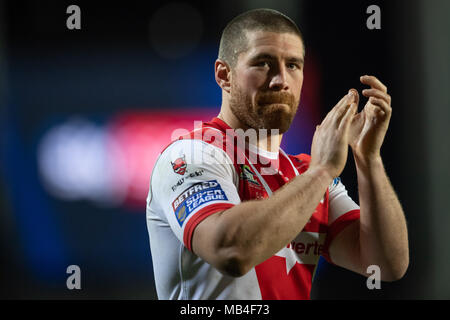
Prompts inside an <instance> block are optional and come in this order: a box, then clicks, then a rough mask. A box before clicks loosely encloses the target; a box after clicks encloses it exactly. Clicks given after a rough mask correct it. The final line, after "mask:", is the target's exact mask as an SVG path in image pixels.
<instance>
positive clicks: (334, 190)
mask: <svg viewBox="0 0 450 320" xmlns="http://www.w3.org/2000/svg"><path fill="white" fill-rule="evenodd" d="M328 190H329V209H328V232H327V239H326V241H325V252H326V254H325V255H324V257H325V258H326V259H327V260H328V261H329V262H332V261H331V258H330V256H329V254H328V253H329V251H328V249H329V247H330V244H331V242H332V241H333V239H334V238H335V237H336V236H337V235H338V234H339V233H340V232H341V231H342V230H343V229H344V228H345V227H346V226H348V225H349V224H351V223H352V222H354V221H356V220H358V219H359V217H360V210H359V206H358V205H357V204H356V203H355V202H354V201H353V199H352V198H351V197H350V196H349V195H348V192H347V189H346V188H345V186H344V184H343V183H342V182H341V179H340V178H335V179H334V180H333V182H332V183H331V184H330V186H329V188H328Z"/></svg>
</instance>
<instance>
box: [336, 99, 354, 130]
mask: <svg viewBox="0 0 450 320" xmlns="http://www.w3.org/2000/svg"><path fill="white" fill-rule="evenodd" d="M356 109H357V105H356V103H352V104H351V105H350V107H349V108H348V109H347V112H346V113H345V114H344V116H343V117H342V120H341V122H340V123H339V127H338V130H339V131H342V130H343V131H344V133H345V134H347V132H348V130H349V128H350V123H351V122H352V120H353V116H354V115H355V113H356Z"/></svg>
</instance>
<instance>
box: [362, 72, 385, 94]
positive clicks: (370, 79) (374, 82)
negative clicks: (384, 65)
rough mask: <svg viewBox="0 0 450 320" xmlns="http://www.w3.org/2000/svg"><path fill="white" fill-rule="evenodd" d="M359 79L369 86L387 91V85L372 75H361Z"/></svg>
mask: <svg viewBox="0 0 450 320" xmlns="http://www.w3.org/2000/svg"><path fill="white" fill-rule="evenodd" d="M360 81H361V83H363V84H366V85H368V86H371V87H372V88H375V89H378V90H381V91H383V92H387V87H386V86H385V85H384V84H383V83H382V82H381V81H380V80H378V78H376V77H374V76H368V75H365V76H361V77H360Z"/></svg>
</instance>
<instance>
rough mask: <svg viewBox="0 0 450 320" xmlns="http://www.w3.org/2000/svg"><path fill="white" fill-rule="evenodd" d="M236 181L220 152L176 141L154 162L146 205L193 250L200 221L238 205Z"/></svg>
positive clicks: (193, 142)
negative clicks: (195, 230)
mask: <svg viewBox="0 0 450 320" xmlns="http://www.w3.org/2000/svg"><path fill="white" fill-rule="evenodd" d="M237 181H238V179H237V177H236V172H235V169H234V166H233V164H232V162H231V160H230V158H229V157H228V156H227V154H226V153H225V152H224V151H223V150H222V149H220V148H218V147H216V146H213V145H211V144H208V143H206V142H203V141H201V140H194V139H184V140H178V141H175V142H173V143H172V144H171V145H170V146H169V147H167V148H166V149H165V150H164V151H163V153H162V154H161V156H160V157H159V158H158V160H157V163H156V165H155V167H154V169H153V173H152V178H151V181H150V191H149V197H148V199H147V206H148V209H149V210H151V211H153V212H154V213H155V214H158V215H160V217H161V218H162V219H163V220H165V221H167V222H168V224H169V226H170V228H171V229H172V231H173V232H174V234H175V235H176V237H177V238H178V239H179V240H180V241H181V242H182V243H183V244H184V245H185V246H186V247H187V248H188V249H189V250H192V249H191V248H192V247H191V240H192V235H193V232H194V229H195V227H196V226H197V225H198V224H199V223H200V222H201V221H202V220H204V219H205V218H206V217H208V216H210V215H211V214H214V213H217V212H219V211H223V210H226V209H229V208H231V207H232V206H234V205H236V204H238V203H240V198H239V194H238V191H237V188H236V183H237Z"/></svg>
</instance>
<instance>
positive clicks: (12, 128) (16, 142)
mask: <svg viewBox="0 0 450 320" xmlns="http://www.w3.org/2000/svg"><path fill="white" fill-rule="evenodd" d="M73 4H75V5H77V6H79V8H80V9H81V29H79V30H69V29H68V28H67V27H66V20H67V19H68V18H69V16H70V15H71V14H70V13H66V10H67V8H68V7H69V6H70V5H73ZM373 4H375V5H378V6H379V8H380V9H381V29H379V30H377V29H375V30H369V29H368V28H367V26H366V20H367V19H368V18H369V16H370V14H368V13H366V9H367V7H368V6H369V5H373ZM260 7H267V8H273V9H276V10H279V11H281V12H283V13H285V14H286V15H288V16H289V17H291V18H292V19H293V20H294V21H295V22H297V24H298V25H299V27H300V29H301V30H302V32H303V34H304V37H305V42H306V66H305V84H304V88H303V92H302V101H301V108H300V109H299V112H298V115H297V117H296V120H295V122H294V125H293V127H292V128H291V130H290V131H289V133H288V134H287V136H286V139H285V141H284V142H283V148H284V149H285V150H286V151H287V152H289V153H294V154H297V153H301V152H306V153H308V152H309V148H310V143H311V137H312V134H313V128H314V126H315V125H316V124H318V123H320V121H321V119H322V118H323V117H324V115H325V114H326V113H327V112H328V111H329V110H330V109H331V108H332V107H333V106H334V105H335V104H336V102H337V101H338V100H339V99H340V97H341V96H343V95H344V94H345V93H346V92H347V91H348V89H349V88H351V87H353V88H356V89H357V90H358V91H361V90H362V89H363V87H362V86H361V85H360V83H359V76H360V75H363V74H373V75H376V76H377V77H379V78H380V79H381V80H382V81H383V82H384V83H385V84H386V85H387V87H388V92H389V93H390V94H391V96H392V108H393V116H392V120H391V125H390V129H389V132H388V134H387V137H386V140H385V144H384V146H383V150H382V155H383V159H384V163H385V167H386V170H387V172H388V174H389V176H390V178H391V181H392V184H393V186H394V188H395V190H396V191H397V193H398V195H399V198H400V200H401V202H402V204H403V207H404V210H405V213H406V218H407V221H408V228H409V237H410V266H409V269H408V272H407V274H406V275H405V277H404V278H403V279H401V280H400V281H397V282H394V283H384V282H383V283H382V289H381V290H368V289H367V287H366V279H365V278H364V277H362V276H359V275H356V274H353V273H351V272H349V271H346V270H343V269H341V268H338V267H335V266H332V265H329V264H328V263H326V262H325V261H324V260H321V264H320V268H319V270H318V272H317V274H316V278H315V281H314V284H313V290H312V298H313V299H449V298H450V275H449V274H448V270H450V232H448V231H449V230H448V229H449V228H448V227H449V226H450V217H449V213H450V212H449V209H448V206H447V204H446V203H445V200H446V199H447V198H448V196H449V195H450V183H449V181H450V173H449V172H450V170H449V169H448V166H449V163H450V143H449V142H448V137H449V134H450V126H448V122H449V121H450V111H449V110H450V93H449V91H450V90H449V89H450V63H449V61H450V40H449V39H450V2H449V1H446V0H442V1H439V0H431V1H425V0H421V1H419V0H412V1H406V0H404V1H400V0H397V1H307V0H303V1H301V0H277V1H274V0H267V1H256V0H246V1H229V0H228V1H225V0H220V1H191V2H186V1H174V2H168V1H146V2H143V1H127V2H124V3H120V2H119V3H114V2H112V3H111V2H106V1H103V2H101V1H98V2H95V3H94V2H92V1H91V2H89V1H74V2H69V1H1V2H0V259H1V261H0V297H1V298H3V299H48V298H56V299H155V298H156V292H155V288H154V281H153V273H152V261H151V255H150V248H149V242H148V234H147V229H146V223H145V198H146V195H147V191H148V182H149V177H150V173H151V169H152V167H153V164H154V161H155V159H156V156H157V155H158V153H159V152H160V151H161V149H162V147H163V146H164V145H165V144H166V143H167V142H169V141H170V138H171V134H172V133H173V130H174V129H176V128H185V129H189V130H191V129H192V128H193V126H194V121H195V120H197V121H199V120H209V119H210V118H211V117H213V116H215V115H216V114H217V113H218V110H219V107H220V104H221V92H220V89H219V87H218V86H217V85H216V83H215V80H214V72H213V71H214V68H213V66H214V61H215V59H216V57H217V51H218V45H219V40H220V35H221V31H222V29H223V28H224V27H225V25H226V24H227V22H228V21H230V20H231V19H232V18H233V17H234V16H236V15H237V14H239V13H241V12H244V11H246V10H249V9H253V8H260ZM364 103H365V99H363V100H362V101H361V103H360V106H361V107H362V106H363V105H364ZM342 180H343V182H344V184H345V185H346V187H347V189H348V190H349V193H350V195H351V196H352V197H353V199H355V200H357V199H358V197H357V185H356V176H355V167H354V164H353V160H352V158H351V157H350V158H349V161H348V165H347V167H346V169H345V171H344V173H343V174H342ZM69 265H78V266H79V267H80V269H81V285H82V288H81V290H68V289H67V287H66V279H67V277H68V276H69V275H68V274H67V273H66V268H67V267H68V266H69Z"/></svg>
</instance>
